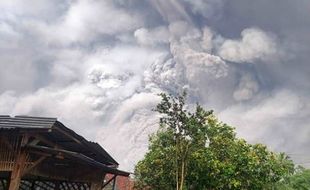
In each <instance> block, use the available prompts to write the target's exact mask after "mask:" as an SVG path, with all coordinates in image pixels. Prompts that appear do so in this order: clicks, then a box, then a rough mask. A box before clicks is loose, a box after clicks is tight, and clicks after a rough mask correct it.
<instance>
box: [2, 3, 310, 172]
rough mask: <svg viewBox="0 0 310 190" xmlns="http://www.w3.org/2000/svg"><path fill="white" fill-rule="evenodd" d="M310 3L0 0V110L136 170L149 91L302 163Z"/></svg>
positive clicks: (308, 110)
mask: <svg viewBox="0 0 310 190" xmlns="http://www.w3.org/2000/svg"><path fill="white" fill-rule="evenodd" d="M309 18H310V1H309V0H294V1H292V0H259V1H249V0H195V1H193V0H53V1H50V0H27V1H24V0H0V114H5V115H11V116H15V115H30V116H47V117H57V118H58V120H59V121H61V122H62V123H64V124H65V125H66V126H67V127H69V128H71V129H73V130H75V131H76V132H77V133H79V134H81V135H83V136H85V137H86V138H87V139H90V140H92V141H97V142H99V143H100V144H101V145H102V146H103V147H104V148H105V149H106V150H107V151H108V152H109V153H111V155H112V156H113V157H115V158H116V160H118V161H119V163H120V168H121V169H126V170H129V171H132V170H133V167H134V164H135V163H136V162H137V161H138V160H140V159H141V158H143V155H144V153H145V152H146V151H147V146H148V136H149V135H150V134H151V133H153V132H154V131H156V129H157V127H158V115H157V114H156V113H155V112H153V111H152V109H153V108H154V107H155V106H156V104H157V103H158V102H159V101H160V99H159V97H158V93H161V92H165V93H170V94H173V95H175V94H177V93H179V92H182V91H183V90H186V91H187V92H188V103H189V104H194V103H196V102H199V103H200V104H201V105H202V106H203V107H204V108H205V109H207V110H210V109H212V110H214V112H215V114H216V115H217V116H218V117H219V119H220V120H221V121H223V122H225V123H228V124H229V125H231V126H234V127H236V131H237V135H238V136H239V137H240V138H244V139H246V140H247V141H248V142H250V143H258V142H259V143H264V144H266V145H268V147H269V148H270V149H271V150H273V151H278V152H286V153H287V154H288V155H289V156H291V157H292V158H293V159H294V160H295V162H296V163H297V164H302V165H304V166H306V167H309V166H310V152H309V147H310V138H309V137H310V126H309V125H310V63H309V60H310V19H309Z"/></svg>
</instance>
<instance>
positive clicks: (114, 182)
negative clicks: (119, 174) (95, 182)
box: [112, 176, 116, 190]
mask: <svg viewBox="0 0 310 190" xmlns="http://www.w3.org/2000/svg"><path fill="white" fill-rule="evenodd" d="M115 185H116V176H115V178H114V180H113V188H112V189H113V190H115Z"/></svg>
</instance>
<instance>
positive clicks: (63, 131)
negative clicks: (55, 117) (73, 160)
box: [54, 127, 82, 144]
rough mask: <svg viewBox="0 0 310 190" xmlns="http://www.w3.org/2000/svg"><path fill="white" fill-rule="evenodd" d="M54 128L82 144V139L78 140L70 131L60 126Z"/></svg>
mask: <svg viewBox="0 0 310 190" xmlns="http://www.w3.org/2000/svg"><path fill="white" fill-rule="evenodd" d="M54 129H56V130H57V131H59V132H60V133H62V134H64V135H65V136H67V137H69V138H71V139H72V140H73V141H75V142H76V143H78V144H82V142H81V141H80V140H78V139H77V138H75V137H73V136H72V135H71V134H70V133H68V132H67V131H65V130H63V129H61V128H60V127H55V128H54Z"/></svg>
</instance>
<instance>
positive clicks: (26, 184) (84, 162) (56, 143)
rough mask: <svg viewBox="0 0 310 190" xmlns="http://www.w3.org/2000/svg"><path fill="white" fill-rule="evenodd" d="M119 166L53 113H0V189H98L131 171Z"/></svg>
mask: <svg viewBox="0 0 310 190" xmlns="http://www.w3.org/2000/svg"><path fill="white" fill-rule="evenodd" d="M117 168H118V163H117V162H116V161H115V160H114V159H113V158H112V157H111V156H110V155H109V154H108V153H107V152H106V151H105V150H104V149H103V148H102V147H101V146H100V145H99V144H97V143H94V142H90V141H87V140H86V139H84V138H83V137H82V136H80V135H78V134H76V133H75V132H74V131H72V130H70V129H69V128H67V127H65V126H64V125H63V124H62V123H61V122H59V121H57V119H56V118H42V117H28V116H16V117H10V116H0V190H18V189H21V190H28V189H29V190H34V189H35V190H71V189H72V190H99V189H104V188H105V187H106V186H107V184H109V183H112V184H113V182H114V184H115V179H116V177H117V176H129V173H128V172H124V171H121V170H118V169H117ZM106 174H109V175H112V176H113V177H112V178H110V179H109V180H107V181H105V180H104V178H105V176H106ZM112 186H113V185H112Z"/></svg>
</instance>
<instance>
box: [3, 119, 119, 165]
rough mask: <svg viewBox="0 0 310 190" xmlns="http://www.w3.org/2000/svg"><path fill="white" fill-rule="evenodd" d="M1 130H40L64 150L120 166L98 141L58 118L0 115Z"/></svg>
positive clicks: (105, 163) (41, 133) (46, 137)
mask: <svg viewBox="0 0 310 190" xmlns="http://www.w3.org/2000/svg"><path fill="white" fill-rule="evenodd" d="M0 131H7V132H14V131H23V132H30V131H31V132H33V131H34V132H35V131H39V132H40V135H42V137H43V138H44V139H46V140H48V141H50V142H53V143H55V144H57V145H58V146H59V147H61V148H62V149H63V151H68V152H74V153H77V154H79V155H84V156H86V157H88V158H89V159H92V160H93V161H95V162H97V163H99V164H104V165H105V166H108V167H110V168H117V166H118V163H117V162H116V161H115V160H114V159H113V158H112V156H110V155H109V153H108V152H107V151H106V150H105V149H104V148H102V147H101V146H100V145H99V144H98V143H95V142H91V141H88V140H86V139H85V138H84V137H82V136H80V135H78V134H77V133H75V132H74V131H73V130H71V129H69V128H67V127H66V126H65V125H64V124H62V123H61V122H59V121H58V120H57V118H50V117H30V116H15V117H10V116H8V115H0ZM37 148H38V147H37ZM41 148H42V147H41ZM45 150H46V149H45Z"/></svg>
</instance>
